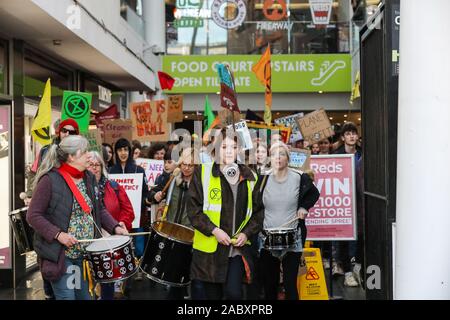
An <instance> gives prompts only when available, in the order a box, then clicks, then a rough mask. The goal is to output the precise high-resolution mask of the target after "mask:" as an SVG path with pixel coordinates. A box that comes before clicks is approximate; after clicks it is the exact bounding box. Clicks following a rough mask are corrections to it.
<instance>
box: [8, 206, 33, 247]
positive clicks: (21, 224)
mask: <svg viewBox="0 0 450 320" xmlns="http://www.w3.org/2000/svg"><path fill="white" fill-rule="evenodd" d="M27 212H28V207H23V208H20V209H17V210H14V211H11V212H10V213H9V221H10V223H11V227H12V229H13V234H14V238H15V239H16V243H17V248H18V250H19V252H20V253H21V254H26V253H28V252H31V251H33V250H34V248H33V236H34V230H33V228H31V226H30V225H29V224H28V222H27V220H26V216H27Z"/></svg>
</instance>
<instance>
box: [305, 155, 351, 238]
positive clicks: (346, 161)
mask: <svg viewBox="0 0 450 320" xmlns="http://www.w3.org/2000/svg"><path fill="white" fill-rule="evenodd" d="M353 158H354V155H352V154H342V155H341V154H339V155H317V156H311V170H313V171H314V181H315V185H316V187H317V189H318V190H319V192H320V198H319V200H318V201H317V203H316V204H315V206H314V207H312V208H311V209H310V210H309V215H308V216H307V218H306V219H305V222H306V225H307V227H308V240H355V239H356V197H355V168H354V159H353Z"/></svg>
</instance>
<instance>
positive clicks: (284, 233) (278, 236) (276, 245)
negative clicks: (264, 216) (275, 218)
mask: <svg viewBox="0 0 450 320" xmlns="http://www.w3.org/2000/svg"><path fill="white" fill-rule="evenodd" d="M263 233H264V235H265V236H266V240H265V241H264V249H267V250H284V249H290V248H293V247H295V245H296V241H297V230H296V229H295V228H270V229H264V232H263Z"/></svg>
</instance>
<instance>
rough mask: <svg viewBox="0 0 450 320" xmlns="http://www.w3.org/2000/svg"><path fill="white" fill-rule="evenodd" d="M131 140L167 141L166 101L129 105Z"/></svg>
mask: <svg viewBox="0 0 450 320" xmlns="http://www.w3.org/2000/svg"><path fill="white" fill-rule="evenodd" d="M130 110H131V122H132V124H133V126H132V136H133V139H135V140H139V141H146V142H148V141H167V140H169V127H168V124H167V100H157V101H144V102H135V103H132V104H131V105H130Z"/></svg>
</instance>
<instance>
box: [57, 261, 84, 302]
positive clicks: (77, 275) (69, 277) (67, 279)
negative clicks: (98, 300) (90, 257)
mask: <svg viewBox="0 0 450 320" xmlns="http://www.w3.org/2000/svg"><path fill="white" fill-rule="evenodd" d="M64 263H65V268H66V272H65V273H64V274H63V276H62V277H61V278H60V279H59V280H58V281H53V282H52V283H51V284H52V288H53V292H54V294H55V298H56V300H93V298H92V297H91V295H90V294H89V283H88V281H87V279H86V280H84V278H83V259H82V258H80V259H69V258H67V257H66V259H65V262H64Z"/></svg>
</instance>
